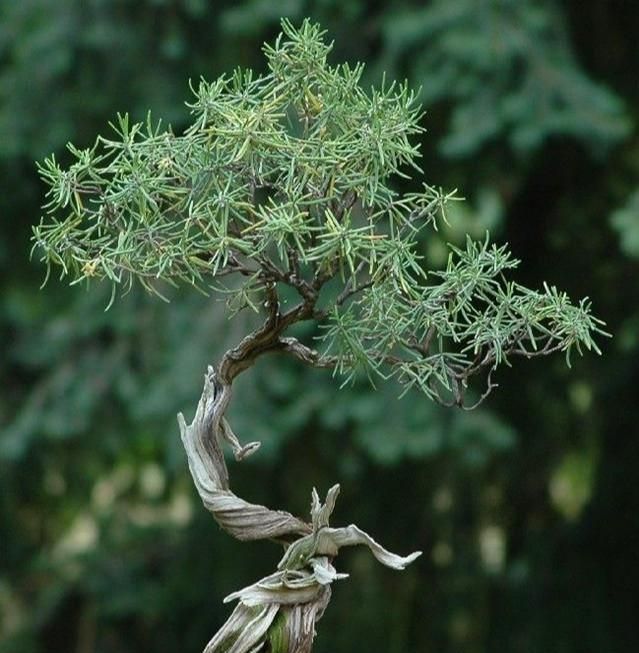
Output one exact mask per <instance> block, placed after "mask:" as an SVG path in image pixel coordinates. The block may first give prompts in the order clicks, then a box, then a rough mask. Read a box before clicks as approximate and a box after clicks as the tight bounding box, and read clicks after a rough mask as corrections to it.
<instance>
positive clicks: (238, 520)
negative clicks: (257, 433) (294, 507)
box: [178, 350, 420, 653]
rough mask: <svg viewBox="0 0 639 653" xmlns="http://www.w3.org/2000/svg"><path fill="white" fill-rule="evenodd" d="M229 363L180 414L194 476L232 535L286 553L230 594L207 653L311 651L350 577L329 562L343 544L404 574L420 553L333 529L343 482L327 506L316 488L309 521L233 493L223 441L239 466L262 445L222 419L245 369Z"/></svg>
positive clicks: (353, 529) (209, 375)
mask: <svg viewBox="0 0 639 653" xmlns="http://www.w3.org/2000/svg"><path fill="white" fill-rule="evenodd" d="M236 351H237V350H236ZM228 359H229V357H228V354H227V357H226V358H225V361H223V363H222V365H221V366H220V368H219V369H218V370H217V371H216V370H214V369H213V368H211V367H209V369H208V372H207V374H206V377H205V381H204V389H203V391H202V396H201V398H200V401H199V403H198V406H197V410H196V413H195V417H194V419H193V421H192V422H191V424H187V423H186V421H185V419H184V416H183V415H182V414H181V413H180V414H179V415H178V423H179V426H180V433H181V437H182V442H183V444H184V448H185V450H186V455H187V459H188V464H189V469H190V471H191V476H192V477H193V482H194V483H195V487H196V488H197V491H198V493H199V495H200V497H201V499H202V502H203V503H204V506H205V507H206V508H207V510H209V511H210V512H211V513H212V514H213V517H214V518H215V520H216V521H217V522H218V524H219V525H220V526H221V527H222V528H223V529H224V530H226V531H227V532H228V533H229V534H231V535H232V536H233V537H235V538H237V539H239V540H261V539H274V540H277V541H280V542H281V543H283V544H284V546H285V547H286V549H285V553H284V557H283V558H282V560H281V561H280V563H279V564H278V568H277V571H275V572H274V573H273V574H271V575H270V576H267V577H265V578H262V579H261V580H259V581H258V582H256V583H255V584H253V585H251V586H249V587H246V588H244V589H242V590H239V591H238V592H234V593H233V594H231V595H230V596H228V597H226V599H225V602H228V601H232V600H236V599H237V600H238V605H237V606H236V608H235V610H234V611H233V613H232V614H231V616H230V617H229V619H228V620H227V621H226V623H225V624H224V625H223V626H222V627H221V628H220V630H219V631H218V632H217V633H216V634H215V636H214V637H213V638H212V639H211V641H210V642H209V643H208V644H207V646H206V648H205V649H204V653H257V652H258V651H262V652H264V653H266V652H267V651H270V652H271V653H309V652H310V651H311V650H312V647H313V639H314V637H315V623H316V622H317V620H318V619H319V618H320V617H321V616H322V613H323V612H324V609H325V608H326V606H327V605H328V602H329V600H330V596H331V589H330V585H331V583H332V582H333V581H334V580H336V579H339V578H343V577H345V576H346V574H338V573H337V572H336V570H335V568H334V567H333V565H332V561H333V558H334V557H335V556H336V555H337V553H338V551H339V548H340V547H342V546H350V545H354V544H364V545H366V546H368V547H369V548H370V550H371V552H372V553H373V555H374V556H375V557H376V558H377V559H378V560H379V561H380V562H381V563H382V564H385V565H387V566H389V567H392V568H395V569H403V568H404V567H405V566H406V565H407V564H409V563H410V562H412V561H413V560H415V558H417V557H418V556H419V555H420V552H416V553H413V554H411V555H409V556H407V557H401V556H397V555H395V554H393V553H390V552H389V551H386V550H385V549H384V548H383V547H381V546H380V545H379V544H377V542H375V541H374V540H373V539H372V538H371V537H370V536H369V535H367V534H366V533H364V532H363V531H361V530H360V529H359V528H357V526H354V525H350V526H348V527H345V528H331V527H330V526H329V517H330V515H331V513H332V511H333V508H334V506H335V500H336V499H337V495H338V493H339V486H338V485H335V486H333V487H332V488H331V489H330V490H329V492H328V494H327V496H326V500H325V502H324V503H321V502H320V499H319V496H318V495H317V492H316V491H315V490H313V492H312V503H311V521H310V522H305V521H303V520H301V519H298V518H297V517H294V516H293V515H291V514H290V513H288V512H285V511H282V510H271V509H270V508H266V507H265V506H261V505H257V504H252V503H249V502H248V501H245V500H244V499H242V498H241V497H238V496H237V495H236V494H234V493H233V492H232V491H231V489H230V483H229V475H228V469H227V465H226V461H225V459H224V452H223V449H222V445H223V443H225V442H226V443H227V444H228V445H230V447H231V449H232V451H233V453H234V455H235V459H236V460H238V461H240V460H242V459H244V458H245V457H246V456H248V455H250V454H252V453H254V452H255V451H256V450H257V449H258V448H259V442H251V443H249V444H246V445H242V444H241V443H240V442H239V440H238V439H237V437H236V436H235V434H234V433H233V431H232V429H231V427H230V425H229V424H228V422H227V420H226V418H225V413H226V410H227V407H228V405H229V401H230V399H231V386H232V379H233V377H234V376H235V375H236V374H237V373H239V371H241V370H242V369H244V365H242V364H241V363H239V364H238V368H236V369H235V370H233V369H232V368H230V367H229V365H228ZM237 361H238V357H237V356H236V360H235V362H236V363H237ZM225 363H226V367H225Z"/></svg>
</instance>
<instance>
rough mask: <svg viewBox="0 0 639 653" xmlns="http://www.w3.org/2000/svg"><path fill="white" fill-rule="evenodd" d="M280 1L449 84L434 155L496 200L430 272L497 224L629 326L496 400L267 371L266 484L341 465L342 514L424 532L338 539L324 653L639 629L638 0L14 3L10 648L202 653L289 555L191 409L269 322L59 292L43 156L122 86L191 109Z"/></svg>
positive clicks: (133, 97) (3, 314)
mask: <svg viewBox="0 0 639 653" xmlns="http://www.w3.org/2000/svg"><path fill="white" fill-rule="evenodd" d="M281 15H285V16H288V17H290V18H291V19H292V20H293V21H298V22H299V21H301V20H302V18H303V17H305V16H310V17H311V18H312V19H314V20H317V21H320V22H321V23H322V24H323V26H324V27H325V28H327V29H328V32H329V37H330V38H334V39H335V53H334V59H333V60H334V61H338V60H349V61H357V60H362V61H365V62H367V66H368V68H367V71H368V72H367V75H368V81H370V82H371V83H372V82H375V81H378V80H379V79H380V76H381V73H382V71H387V73H388V74H389V75H390V76H393V77H407V78H408V79H409V80H410V82H411V83H412V84H413V85H415V86H420V85H421V87H422V99H423V101H424V103H425V107H426V109H427V115H426V117H425V120H424V124H425V126H426V127H427V129H428V133H427V134H426V135H425V137H424V139H423V140H424V142H423V146H422V147H423V151H424V155H425V159H424V168H425V171H426V177H427V180H428V181H429V183H431V184H436V185H442V186H443V187H445V188H454V187H458V188H459V189H460V190H461V194H462V195H464V196H465V197H466V198H467V201H466V202H465V203H464V204H463V205H461V206H459V207H457V209H456V211H455V212H454V213H453V214H451V216H450V217H451V224H450V227H448V228H447V229H446V230H445V231H444V232H443V233H440V234H439V235H438V236H433V237H430V238H429V239H428V240H427V241H426V242H424V243H423V254H424V255H425V256H426V258H427V262H428V263H429V264H430V265H434V266H437V265H440V264H441V263H442V261H443V256H445V249H444V242H445V241H446V240H449V241H452V242H461V240H462V239H463V236H464V234H465V233H466V232H469V233H471V234H473V235H474V236H477V237H481V236H482V235H483V233H484V231H485V230H486V229H490V230H491V232H492V234H493V236H494V238H495V239H496V240H501V241H508V242H510V244H511V246H512V249H513V251H514V253H515V255H516V256H517V257H519V258H522V259H523V264H522V266H521V268H520V271H519V273H518V274H519V275H520V279H521V280H522V281H523V282H526V283H527V284H529V285H532V286H533V287H536V286H540V285H541V283H542V282H543V281H545V280H547V281H549V282H551V283H556V284H557V285H558V286H559V287H562V288H565V289H566V290H568V291H569V292H570V294H571V295H573V296H575V297H579V296H582V295H586V294H587V295H589V296H590V297H591V298H592V299H593V301H594V305H595V308H596V312H597V314H598V315H600V316H601V317H603V318H604V319H605V320H606V321H607V322H608V328H609V330H610V331H611V332H612V333H614V335H615V337H614V339H613V340H610V341H605V342H603V343H601V344H602V345H603V348H604V356H603V357H601V358H599V357H596V356H594V355H589V356H587V357H585V358H583V359H576V360H575V361H574V365H573V369H572V370H568V369H567V368H566V367H565V365H564V363H563V361H562V360H561V359H560V358H555V359H553V360H550V361H548V360H543V361H534V362H522V361H518V363H517V364H516V365H515V367H514V368H513V369H509V370H506V371H505V372H501V373H500V375H499V378H498V379H497V380H498V381H499V383H500V388H499V391H498V392H497V393H495V394H494V395H493V396H492V397H491V399H490V401H489V402H488V403H487V404H485V405H484V406H482V408H480V409H479V410H477V411H475V412H471V413H461V412H458V411H454V410H448V411H446V410H443V409H439V408H437V407H435V406H433V405H431V404H429V403H427V402H426V400H425V399H423V398H421V397H417V396H411V395H408V396H406V397H405V398H403V399H402V400H397V398H396V397H397V394H398V391H397V388H396V387H393V386H388V387H382V388H380V389H378V390H377V391H373V390H372V389H371V388H369V387H368V386H367V385H365V384H361V385H359V384H356V385H355V386H353V387H348V388H344V389H342V390H339V389H338V384H337V383H336V382H335V381H334V380H333V379H332V378H330V375H329V374H327V373H325V372H321V371H311V370H307V369H301V368H299V367H298V366H296V365H295V364H293V363H291V362H289V361H285V360H282V359H278V358H277V357H272V358H269V359H265V360H262V361H261V362H260V364H259V365H258V366H257V367H256V369H254V370H252V371H251V372H250V373H249V374H248V375H247V376H246V378H242V379H241V380H240V381H239V383H238V388H237V394H236V403H235V405H234V406H233V414H232V416H231V418H232V420H233V424H234V428H235V431H236V432H237V433H238V434H240V436H241V437H242V438H243V439H245V440H248V439H261V440H262V441H263V451H262V452H261V454H260V455H259V456H257V457H256V458H255V460H253V459H252V460H251V461H250V462H247V463H245V465H244V466H239V467H238V466H232V469H231V474H232V479H233V483H234V485H235V487H236V490H237V492H238V494H240V495H244V496H247V497H250V498H252V499H254V500H258V501H261V502H265V503H267V504H268V505H273V506H278V507H279V506H281V507H287V508H289V509H291V510H292V511H293V512H297V513H301V514H305V513H306V512H307V510H308V499H309V496H310V489H311V487H312V485H316V486H317V487H318V488H319V489H320V491H321V492H323V491H325V490H326V488H327V487H328V486H329V484H332V483H333V482H336V481H339V482H340V483H341V484H342V488H343V491H342V496H341V497H340V501H339V503H338V507H337V513H336V516H335V517H336V518H335V523H344V524H346V523H350V522H351V521H357V523H358V524H359V525H360V526H361V527H362V528H364V529H365V530H368V531H370V532H371V533H374V534H376V535H378V536H379V537H380V539H382V540H383V542H384V544H386V545H387V546H388V547H389V548H391V549H393V550H397V551H398V552H408V551H410V550H413V549H415V548H420V549H423V550H424V552H425V555H424V556H423V557H422V558H421V559H420V560H419V561H418V563H416V564H415V565H413V566H412V567H411V568H410V569H409V570H407V571H406V572H402V573H395V572H391V571H389V570H387V569H384V568H381V567H379V566H377V565H375V564H374V561H372V560H371V559H370V557H369V556H368V555H366V553H363V552H362V553H360V552H358V551H351V552H348V554H346V555H343V556H341V557H340V559H339V561H338V562H339V568H340V570H341V571H348V572H349V573H350V574H351V578H350V579H349V580H346V581H343V582H341V583H340V584H338V585H337V586H336V587H335V592H334V599H333V601H332V603H331V605H330V607H329V610H328V612H327V614H326V615H325V616H324V618H323V620H322V621H321V622H320V629H319V637H318V640H317V645H316V650H317V651H318V652H320V653H321V652H322V651H333V652H335V653H340V652H342V651H344V652H345V651H352V650H362V651H364V650H385V651H390V652H393V653H400V652H401V653H405V652H406V651H438V653H444V652H446V651H451V652H452V651H455V652H456V653H458V652H461V653H475V652H477V653H479V652H484V651H486V652H488V651H507V652H512V653H536V652H538V651H558V652H562V653H582V652H584V653H588V652H593V653H594V652H596V653H608V652H610V653H617V652H620V653H621V652H626V651H628V652H630V651H633V652H634V651H636V650H638V649H639V634H638V633H639V631H638V630H637V628H636V615H637V611H638V610H637V608H638V607H639V598H638V587H639V555H638V554H637V550H638V546H637V545H638V544H639V529H638V527H637V514H638V512H639V483H637V479H636V470H637V466H638V465H639V438H637V433H636V432H637V428H636V423H637V418H638V414H637V410H638V408H637V406H638V402H637V398H638V396H637V390H636V388H637V382H638V381H639V378H638V376H639V374H638V372H639V365H638V362H639V310H638V308H637V307H638V306H639V303H638V301H637V300H638V299H639V297H638V294H639V291H638V290H637V288H638V286H637V284H636V282H635V279H636V277H637V272H638V267H637V257H638V256H639V200H638V199H637V198H638V197H639V190H638V188H639V182H638V179H639V142H638V139H637V129H636V125H637V118H638V117H639V116H638V114H637V107H638V106H639V86H638V85H637V79H636V64H637V61H639V51H638V50H639V45H638V43H639V42H638V41H637V39H636V34H637V33H639V11H637V9H636V8H635V6H634V3H631V2H623V1H621V0H619V1H617V2H615V1H609V0H589V1H588V2H577V1H576V0H572V1H571V0H565V1H564V2H559V1H558V0H557V1H551V0H545V1H542V2H538V1H536V0H535V1H533V0H488V1H487V2H481V3H480V2H475V0H433V1H431V2H417V1H414V0H396V1H395V2H393V3H382V2H364V1H363V0H339V1H337V0H315V1H310V0H309V1H306V2H305V1H303V0H285V1H282V2H279V3H276V2H272V1H270V0H269V1H266V0H242V1H240V2H229V1H218V2H206V1H205V0H136V1H133V0H129V1H126V0H84V1H80V0H55V1H54V0H21V2H15V1H13V0H0V179H1V182H0V183H1V191H2V192H1V193H0V212H1V215H2V222H1V223H0V229H1V233H2V237H1V239H0V270H1V273H2V274H1V276H0V293H1V294H0V338H1V339H2V343H3V347H2V348H1V350H0V382H1V384H2V393H0V429H1V430H0V651H2V653H10V652H16V653H36V652H46V653H57V652H61V653H62V652H64V653H67V652H77V653H102V652H109V653H120V652H121V653H129V652H130V653H133V652H134V651H135V653H142V652H144V651H149V652H151V651H153V652H154V653H163V652H165V651H166V652H168V651H175V650H180V651H200V650H201V649H202V648H203V644H204V643H205V642H206V640H207V637H209V636H210V635H211V634H212V633H213V632H214V631H215V630H216V629H217V627H219V625H220V624H221V623H222V622H223V620H224V619H225V617H226V615H227V614H228V606H223V605H222V604H221V600H222V598H223V597H224V596H225V595H226V594H227V593H228V592H230V591H232V590H234V589H237V588H239V587H242V586H244V585H246V584H248V583H250V582H253V581H254V580H255V579H256V578H258V577H260V576H262V575H264V574H266V573H269V572H270V571H271V570H272V566H273V564H274V563H275V562H276V560H277V558H278V554H279V551H278V550H277V549H276V548H275V547H273V546H272V545H269V544H267V543H262V544H260V543H256V544H244V545H239V544H237V543H236V542H234V541H233V540H231V539H230V538H229V537H228V536H226V535H225V534H224V533H222V532H220V531H219V529H218V528H217V526H216V525H215V523H214V522H213V520H212V519H211V517H210V515H209V514H208V513H206V512H205V511H204V510H202V509H201V507H200V505H199V503H198V500H197V497H196V494H195V491H194V489H193V488H192V485H191V481H190V478H189V477H188V472H187V470H186V466H185V459H184V455H183V452H182V451H181V445H180V443H179V437H178V432H177V425H176V423H175V413H176V412H177V411H178V410H184V411H185V412H186V413H187V416H190V415H191V414H192V411H193V410H194V407H195V402H196V400H197V397H198V395H199V392H200V388H201V380H202V374H203V371H204V369H205V366H206V364H207V363H209V362H211V361H214V360H215V359H216V357H217V356H218V355H219V354H220V352H221V351H222V350H223V348H224V347H225V346H228V345H229V344H230V343H232V342H235V341H236V340H237V339H238V337H240V335H241V334H242V333H243V332H244V330H245V329H246V328H247V327H248V323H249V322H250V320H251V317H250V316H248V315H246V316H245V315H243V314H240V316H239V317H238V318H236V319H235V320H234V321H232V322H228V321H227V320H226V318H225V316H224V309H223V305H222V304H221V303H219V302H217V301H215V300H214V299H206V298H204V297H202V296H200V295H198V294H197V293H195V292H193V293H190V292H188V291H181V292H180V294H179V295H176V296H174V297H173V301H172V303H171V304H169V305H165V304H163V303H161V302H159V301H158V300H153V299H150V298H147V297H145V296H143V294H142V293H139V292H134V293H132V294H130V295H129V296H128V297H126V298H125V299H124V300H122V301H119V302H117V303H116V305H115V306H114V307H113V308H112V309H111V310H109V311H108V312H107V313H105V312H103V308H104V306H105V305H106V302H107V301H108V289H104V294H101V291H99V290H98V291H94V292H91V293H85V292H84V291H83V290H81V289H79V288H77V287H75V288H68V287H66V286H65V285H64V284H61V283H51V284H50V285H49V286H48V287H47V289H46V291H39V290H38V287H39V285H40V283H41V281H42V278H43V270H42V269H41V267H40V266H38V264H37V263H36V262H29V260H28V250H29V247H30V243H29V237H30V229H31V225H32V224H34V223H36V222H37V221H38V219H39V205H40V204H41V203H42V193H43V189H42V186H41V185H40V183H39V181H38V179H37V175H36V173H35V165H34V159H36V158H38V159H41V158H42V157H43V156H45V155H47V154H49V153H50V152H52V151H55V152H56V154H57V156H58V157H59V158H60V159H61V160H62V161H64V158H65V154H64V145H65V143H66V142H67V141H69V140H72V141H73V142H74V143H76V144H78V145H81V146H82V145H88V144H89V143H90V142H91V141H92V139H93V137H94V135H95V134H96V133H97V132H98V131H104V127H105V125H106V123H107V121H108V120H111V119H112V118H113V117H114V115H115V113H116V112H117V111H126V110H128V111H130V112H131V113H132V114H133V115H134V117H135V118H137V119H140V118H143V117H144V115H145V113H146V110H147V109H148V108H151V109H152V110H153V112H154V114H155V115H156V116H158V117H159V116H162V117H163V118H165V119H166V120H167V121H170V122H172V123H173V124H174V125H175V126H176V128H179V126H180V125H181V124H183V122H184V121H185V119H186V109H185V107H184V105H183V101H184V100H186V99H188V98H189V90H188V79H189V78H192V79H197V78H198V77H199V76H200V75H203V76H205V77H206V78H207V79H212V78H214V77H215V76H217V75H218V74H220V73H222V72H224V71H229V70H230V69H231V68H233V67H234V66H236V65H238V64H239V65H252V66H256V67H257V68H261V67H262V66H263V61H262V58H261V53H260V45H261V43H262V42H263V41H264V40H268V39H272V38H273V36H274V35H275V34H276V33H277V31H278V29H279V25H278V23H279V19H280V16H281Z"/></svg>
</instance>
